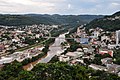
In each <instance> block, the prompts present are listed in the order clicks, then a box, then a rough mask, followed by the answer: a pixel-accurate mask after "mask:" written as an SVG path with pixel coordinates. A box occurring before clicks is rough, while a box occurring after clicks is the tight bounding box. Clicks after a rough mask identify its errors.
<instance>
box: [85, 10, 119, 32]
mask: <svg viewBox="0 0 120 80" xmlns="http://www.w3.org/2000/svg"><path fill="white" fill-rule="evenodd" d="M86 27H87V28H96V27H101V28H103V29H105V30H110V31H115V30H120V11H119V12H116V13H115V14H113V15H110V16H105V17H104V18H100V19H95V20H93V21H91V22H90V23H89V24H87V25H86Z"/></svg>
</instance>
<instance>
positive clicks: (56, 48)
mask: <svg viewBox="0 0 120 80" xmlns="http://www.w3.org/2000/svg"><path fill="white" fill-rule="evenodd" d="M66 34H68V32H67V33H64V34H61V35H59V37H57V38H56V39H55V42H54V43H53V44H52V45H51V46H50V47H49V51H48V53H47V55H45V56H43V57H42V58H40V59H38V60H36V61H34V62H32V63H29V64H28V65H25V66H23V68H24V69H25V70H31V69H32V68H33V67H34V66H35V65H36V64H38V63H48V62H49V61H50V60H51V59H52V58H53V57H54V56H55V55H59V54H61V53H62V52H64V49H62V48H61V43H62V42H65V41H66V40H65V35H66Z"/></svg>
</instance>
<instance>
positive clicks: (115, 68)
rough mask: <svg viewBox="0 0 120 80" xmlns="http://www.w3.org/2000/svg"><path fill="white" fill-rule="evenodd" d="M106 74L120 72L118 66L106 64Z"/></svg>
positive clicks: (119, 66)
mask: <svg viewBox="0 0 120 80" xmlns="http://www.w3.org/2000/svg"><path fill="white" fill-rule="evenodd" d="M107 69H108V72H110V73H118V72H119V71H120V65H117V64H107Z"/></svg>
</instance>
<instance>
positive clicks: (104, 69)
mask: <svg viewBox="0 0 120 80" xmlns="http://www.w3.org/2000/svg"><path fill="white" fill-rule="evenodd" d="M89 67H90V68H92V69H95V70H100V71H107V69H106V67H104V66H100V65H96V64H91V65H89Z"/></svg>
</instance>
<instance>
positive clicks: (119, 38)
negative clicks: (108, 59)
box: [116, 30, 120, 46]
mask: <svg viewBox="0 0 120 80" xmlns="http://www.w3.org/2000/svg"><path fill="white" fill-rule="evenodd" d="M116 46H120V30H118V31H116Z"/></svg>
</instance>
